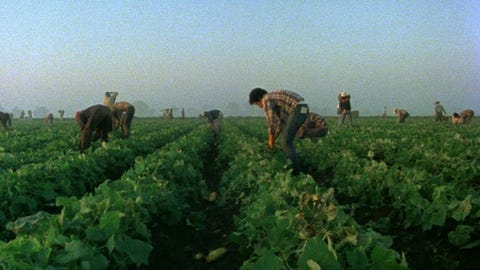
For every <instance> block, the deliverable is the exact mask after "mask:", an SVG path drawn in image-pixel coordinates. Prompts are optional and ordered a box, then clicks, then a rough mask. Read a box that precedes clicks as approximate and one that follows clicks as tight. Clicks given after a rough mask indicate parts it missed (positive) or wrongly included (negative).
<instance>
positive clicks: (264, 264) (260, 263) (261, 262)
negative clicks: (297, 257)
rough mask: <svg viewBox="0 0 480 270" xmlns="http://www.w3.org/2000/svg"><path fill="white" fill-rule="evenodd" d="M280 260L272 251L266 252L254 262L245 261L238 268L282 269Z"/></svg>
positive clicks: (246, 269)
mask: <svg viewBox="0 0 480 270" xmlns="http://www.w3.org/2000/svg"><path fill="white" fill-rule="evenodd" d="M282 269H285V267H284V266H283V265H282V261H281V260H280V259H279V258H278V257H277V256H275V254H273V253H272V252H267V253H266V254H265V255H263V256H262V257H260V258H259V259H258V260H257V261H256V262H254V263H247V264H245V265H243V266H242V267H240V270H282Z"/></svg>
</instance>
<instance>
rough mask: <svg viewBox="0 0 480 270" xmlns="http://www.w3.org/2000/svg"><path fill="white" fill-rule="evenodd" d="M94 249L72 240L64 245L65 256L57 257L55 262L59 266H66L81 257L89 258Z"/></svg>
mask: <svg viewBox="0 0 480 270" xmlns="http://www.w3.org/2000/svg"><path fill="white" fill-rule="evenodd" d="M93 253H94V249H93V248H92V247H91V246H89V245H88V244H86V243H84V242H83V241H80V240H73V241H72V242H69V243H67V244H66V245H65V254H62V255H60V256H58V257H57V258H56V259H55V261H56V262H57V263H59V264H68V263H70V262H73V261H75V260H78V259H80V258H82V257H87V256H91V255H92V254H93Z"/></svg>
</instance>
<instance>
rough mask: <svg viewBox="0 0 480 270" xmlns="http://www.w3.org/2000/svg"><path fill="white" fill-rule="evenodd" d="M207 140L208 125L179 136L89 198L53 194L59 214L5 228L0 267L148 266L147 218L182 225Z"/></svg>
mask: <svg viewBox="0 0 480 270" xmlns="http://www.w3.org/2000/svg"><path fill="white" fill-rule="evenodd" d="M209 137H210V138H213V136H212V135H211V132H210V130H208V129H206V128H199V129H197V130H194V131H192V132H190V133H188V134H187V135H184V136H180V137H178V138H176V139H175V140H174V141H173V142H171V143H169V144H167V145H165V146H164V147H162V148H160V149H158V150H157V151H154V152H153V153H152V154H150V155H148V156H146V157H141V156H139V157H137V159H136V162H135V166H134V167H132V168H131V169H130V170H129V171H127V172H126V173H125V174H123V175H122V176H121V177H120V179H118V180H116V181H112V182H110V181H107V182H104V183H102V184H100V185H99V186H98V187H97V188H96V189H95V192H94V193H87V194H85V195H84V196H83V197H81V198H80V199H77V198H76V197H58V198H57V199H56V206H57V207H61V212H60V213H59V214H49V213H46V212H42V211H40V212H37V213H36V214H34V215H31V216H26V217H23V218H19V219H17V220H16V221H15V222H11V223H9V224H8V225H7V228H8V229H9V230H11V231H13V232H15V233H16V238H15V239H13V240H11V241H9V242H3V243H1V242H0V264H1V265H2V267H4V268H7V269H9V268H36V269H53V268H65V269H78V268H82V269H106V268H128V267H131V266H135V265H137V266H139V265H142V264H146V263H148V256H149V254H150V252H151V250H152V246H151V244H150V231H149V229H148V227H147V224H149V223H150V222H153V220H152V219H153V217H156V218H159V219H160V220H157V221H155V222H159V221H161V222H165V223H169V224H175V223H178V222H180V220H182V218H183V216H184V212H185V211H186V209H188V205H189V204H188V203H187V201H189V200H192V198H193V197H194V196H193V197H192V194H201V193H202V191H203V193H205V192H206V186H205V184H204V182H203V181H201V180H202V175H201V171H202V169H203V162H202V160H204V155H205V153H206V152H207V148H208V144H207V143H205V139H208V138H209ZM98 151H102V150H100V149H98V150H96V151H95V152H98Z"/></svg>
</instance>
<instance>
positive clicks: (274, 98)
mask: <svg viewBox="0 0 480 270" xmlns="http://www.w3.org/2000/svg"><path fill="white" fill-rule="evenodd" d="M303 101H304V99H303V97H301V96H300V95H299V94H297V93H295V92H292V91H288V90H276V91H272V92H270V93H268V92H267V91H266V90H264V89H262V88H254V89H252V90H251V91H250V97H249V102H250V105H253V104H255V105H257V106H258V107H259V108H261V109H263V111H264V114H265V119H266V121H267V125H268V148H270V149H273V148H274V147H275V141H276V139H277V138H278V135H279V134H280V132H281V131H282V130H283V132H284V136H282V139H281V146H282V150H283V152H284V153H285V155H286V156H287V157H288V158H289V159H290V160H291V161H292V166H293V171H292V175H298V174H299V173H300V172H301V171H302V168H301V166H300V162H299V160H298V157H297V153H296V151H295V146H294V144H293V140H294V139H295V137H296V134H297V132H298V130H299V129H300V127H301V126H302V124H303V123H304V122H305V120H306V119H307V116H308V112H309V109H308V105H307V104H305V103H304V102H303Z"/></svg>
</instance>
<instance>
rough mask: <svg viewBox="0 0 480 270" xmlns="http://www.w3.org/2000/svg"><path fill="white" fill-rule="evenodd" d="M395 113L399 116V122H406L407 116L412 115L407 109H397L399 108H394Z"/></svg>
mask: <svg viewBox="0 0 480 270" xmlns="http://www.w3.org/2000/svg"><path fill="white" fill-rule="evenodd" d="M393 113H394V114H396V115H397V117H398V119H397V122H398V123H403V122H405V118H407V117H408V116H409V115H410V114H409V113H408V112H407V111H406V110H404V109H397V108H393Z"/></svg>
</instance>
